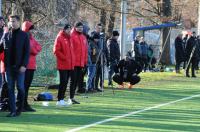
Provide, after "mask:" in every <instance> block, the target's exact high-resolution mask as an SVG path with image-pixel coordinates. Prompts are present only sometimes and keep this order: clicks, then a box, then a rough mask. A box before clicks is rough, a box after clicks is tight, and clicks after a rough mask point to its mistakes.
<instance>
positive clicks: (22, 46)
mask: <svg viewBox="0 0 200 132" xmlns="http://www.w3.org/2000/svg"><path fill="white" fill-rule="evenodd" d="M2 39H5V43H3V44H0V52H3V51H4V54H5V68H10V67H11V66H12V65H11V61H12V60H13V59H15V64H16V68H20V67H21V66H25V67H26V66H27V64H28V61H29V54H30V42H29V37H28V34H27V33H25V32H23V31H22V30H19V31H18V32H17V34H16V47H17V48H16V50H15V58H11V54H10V53H11V51H12V49H11V45H12V44H13V42H12V40H13V38H12V32H8V33H6V34H5V36H4V37H2Z"/></svg>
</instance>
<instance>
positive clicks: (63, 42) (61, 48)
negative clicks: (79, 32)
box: [53, 30, 75, 70]
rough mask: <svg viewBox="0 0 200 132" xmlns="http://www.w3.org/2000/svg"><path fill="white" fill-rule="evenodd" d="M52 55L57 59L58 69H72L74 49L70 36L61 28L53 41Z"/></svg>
mask: <svg viewBox="0 0 200 132" xmlns="http://www.w3.org/2000/svg"><path fill="white" fill-rule="evenodd" d="M53 52H54V55H55V56H56V60H57V69H58V70H73V69H74V65H75V57H74V49H73V45H72V43H71V41H70V36H69V35H67V34H66V33H65V32H64V31H63V30H61V31H60V32H59V33H58V35H57V37H56V40H55V42H54V48H53Z"/></svg>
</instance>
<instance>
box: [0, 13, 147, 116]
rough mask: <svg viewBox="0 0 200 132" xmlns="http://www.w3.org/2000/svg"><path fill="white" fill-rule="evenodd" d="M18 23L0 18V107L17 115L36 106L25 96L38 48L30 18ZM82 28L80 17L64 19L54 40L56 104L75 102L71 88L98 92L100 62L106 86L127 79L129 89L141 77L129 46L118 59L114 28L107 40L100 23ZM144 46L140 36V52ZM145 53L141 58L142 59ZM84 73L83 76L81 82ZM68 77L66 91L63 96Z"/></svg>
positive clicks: (12, 18) (100, 86)
mask: <svg viewBox="0 0 200 132" xmlns="http://www.w3.org/2000/svg"><path fill="white" fill-rule="evenodd" d="M20 24H21V21H20V17H19V16H18V15H11V16H9V22H8V23H7V24H5V21H4V18H3V17H0V38H1V41H0V60H1V68H0V70H1V76H0V77H1V79H0V80H1V83H0V84H1V98H0V102H1V103H0V104H2V102H4V103H5V102H8V107H7V108H5V109H2V108H4V107H2V106H1V110H9V111H10V113H9V114H8V115H7V117H16V116H19V115H20V114H21V113H22V112H25V111H29V112H35V111H36V110H35V109H33V108H32V107H31V106H30V104H29V103H28V95H29V88H30V86H31V83H32V80H33V77H34V72H35V70H36V56H37V55H38V53H39V52H41V50H42V47H41V44H39V43H38V42H37V41H36V39H35V38H34V36H33V34H32V30H33V29H34V25H33V23H32V22H31V21H25V22H23V24H22V28H21V25H20ZM6 25H7V26H6ZM85 28H87V27H85V25H84V24H83V23H82V22H76V23H75V24H74V25H73V26H72V25H70V24H65V25H64V26H63V28H62V29H61V30H60V31H59V33H58V35H57V37H56V39H55V42H54V47H53V53H54V55H55V59H56V65H57V70H58V72H59V79H60V82H59V88H58V94H57V98H58V100H57V102H56V105H57V106H67V105H71V104H80V102H79V101H77V100H76V99H75V93H76V92H79V93H85V92H103V87H104V66H105V65H106V66H107V67H109V71H108V84H109V85H113V82H112V81H113V80H114V81H115V82H116V83H118V84H119V85H121V86H123V82H129V83H130V86H129V88H131V87H132V85H134V84H136V83H138V82H139V81H140V77H139V75H138V74H139V73H140V72H141V71H142V67H143V63H142V64H141V63H140V59H139V58H137V57H135V56H134V55H135V53H134V54H133V51H130V52H128V53H127V55H126V57H125V59H122V60H120V48H119V44H118V38H119V32H118V31H116V30H114V31H113V32H112V35H111V37H110V38H108V39H107V38H106V35H105V33H103V29H102V28H103V26H102V24H101V23H98V24H97V25H96V26H95V30H94V31H93V32H91V34H90V35H89V34H88V32H87V29H85ZM143 45H144V46H143ZM133 47H134V46H133ZM146 48H147V46H146V44H145V42H144V41H142V39H141V50H144V51H145V50H146ZM135 49H136V48H135ZM135 49H134V48H133V50H135ZM134 52H135V51H134ZM136 52H140V51H136ZM144 56H146V53H145V54H144ZM144 56H143V59H144V61H145V59H147V58H145V57H144ZM137 59H138V60H139V61H138V60H137ZM144 64H145V65H147V64H146V63H144ZM85 74H87V81H86V86H85V87H84V76H85ZM68 82H69V83H70V84H69V89H70V90H69V93H70V95H69V99H67V100H66V99H65V97H66V95H65V93H66V89H67V86H68ZM15 85H16V86H15ZM15 87H16V88H17V90H18V92H17V96H15Z"/></svg>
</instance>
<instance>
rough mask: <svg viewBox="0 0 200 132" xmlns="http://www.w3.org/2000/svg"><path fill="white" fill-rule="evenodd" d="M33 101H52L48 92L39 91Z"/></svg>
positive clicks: (51, 96)
mask: <svg viewBox="0 0 200 132" xmlns="http://www.w3.org/2000/svg"><path fill="white" fill-rule="evenodd" d="M34 100H35V101H53V95H52V94H51V93H48V92H42V93H39V94H38V95H37V96H36V97H35V98H34Z"/></svg>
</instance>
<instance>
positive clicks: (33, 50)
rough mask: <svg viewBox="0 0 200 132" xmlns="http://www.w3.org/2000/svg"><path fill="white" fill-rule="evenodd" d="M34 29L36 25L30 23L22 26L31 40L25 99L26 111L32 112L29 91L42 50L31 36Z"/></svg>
mask: <svg viewBox="0 0 200 132" xmlns="http://www.w3.org/2000/svg"><path fill="white" fill-rule="evenodd" d="M32 29H34V25H33V23H32V22H30V21H25V22H23V24H22V31H24V32H26V33H28V35H29V39H30V57H29V63H28V65H27V69H26V72H25V80H24V88H25V98H24V111H32V112H34V111H35V109H33V108H31V106H30V105H29V104H28V91H29V88H30V85H31V83H32V80H33V76H34V71H35V70H36V56H37V54H38V53H39V52H40V51H41V50H42V47H41V45H40V44H39V43H38V42H37V41H36V40H35V38H34V37H33V36H32V34H31V30H32Z"/></svg>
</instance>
